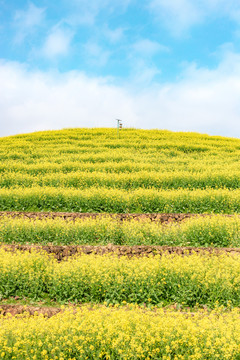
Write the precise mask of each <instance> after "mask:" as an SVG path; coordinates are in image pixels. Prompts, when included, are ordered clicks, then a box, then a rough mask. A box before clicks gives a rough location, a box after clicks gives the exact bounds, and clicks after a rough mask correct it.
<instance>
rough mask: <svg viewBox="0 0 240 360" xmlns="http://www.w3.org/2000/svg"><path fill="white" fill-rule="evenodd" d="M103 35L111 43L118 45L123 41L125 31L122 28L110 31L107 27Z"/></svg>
mask: <svg viewBox="0 0 240 360" xmlns="http://www.w3.org/2000/svg"><path fill="white" fill-rule="evenodd" d="M103 33H104V35H105V37H106V38H107V39H108V40H109V41H110V42H111V43H116V42H118V41H120V40H121V39H122V37H123V34H124V29H123V28H121V27H119V28H116V29H110V28H109V27H107V26H105V28H104V29H103Z"/></svg>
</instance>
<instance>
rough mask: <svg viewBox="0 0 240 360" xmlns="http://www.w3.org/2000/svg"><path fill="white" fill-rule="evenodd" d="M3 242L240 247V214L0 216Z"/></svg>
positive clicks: (0, 233)
mask: <svg viewBox="0 0 240 360" xmlns="http://www.w3.org/2000/svg"><path fill="white" fill-rule="evenodd" d="M0 243H5V244H11V243H13V244H52V245H107V244H109V243H111V244H114V245H139V244H141V245H161V246H162V245H168V246H205V247H206V246H216V247H240V217H239V216H233V217H224V216H222V215H215V216H206V217H199V218H198V217H193V218H190V219H186V220H185V221H183V222H181V223H180V224H178V223H172V224H171V225H167V226H166V225H162V224H161V223H159V222H152V221H150V220H148V219H145V220H141V221H136V220H125V221H119V220H118V217H115V218H114V217H107V216H106V217H105V216H104V217H102V218H95V219H93V218H87V219H75V221H66V220H64V219H61V218H58V219H57V218H56V219H45V220H40V219H32V220H31V219H24V218H11V217H6V216H5V217H2V218H1V219H0Z"/></svg>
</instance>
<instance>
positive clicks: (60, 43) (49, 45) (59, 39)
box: [40, 27, 73, 59]
mask: <svg viewBox="0 0 240 360" xmlns="http://www.w3.org/2000/svg"><path fill="white" fill-rule="evenodd" d="M72 37H73V33H72V32H70V31H68V30H63V29H60V28H58V27H56V28H54V29H52V31H51V32H50V34H49V35H48V37H47V39H46V41H45V43H44V45H43V47H42V49H41V50H40V53H41V54H42V55H43V56H44V57H46V58H50V59H51V58H55V57H57V56H59V55H67V54H68V52H69V49H70V44H71V40H72Z"/></svg>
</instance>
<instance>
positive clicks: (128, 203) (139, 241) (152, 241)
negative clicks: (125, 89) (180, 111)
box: [0, 129, 240, 360]
mask: <svg viewBox="0 0 240 360" xmlns="http://www.w3.org/2000/svg"><path fill="white" fill-rule="evenodd" d="M239 157H240V140H238V139H233V138H223V137H217V136H208V135H202V134H197V133H174V132H170V131H160V130H135V129H122V130H121V136H120V138H118V137H117V133H116V130H115V129H66V130H61V131H45V132H36V133H33V134H22V135H16V136H11V137H5V138H1V139H0V159H1V162H0V212H2V213H1V216H0V245H1V247H0V314H1V303H2V304H3V303H6V302H8V303H9V302H11V301H13V299H14V301H17V302H19V303H21V302H22V301H24V302H25V303H28V304H29V303H33V302H36V303H39V302H41V303H43V302H46V303H48V304H53V305H54V304H56V305H59V304H64V306H63V311H62V312H60V313H58V314H57V315H54V316H52V317H50V318H47V317H44V316H43V315H40V314H35V315H34V316H30V315H29V314H28V313H27V312H26V313H24V314H22V315H16V316H11V315H9V316H6V315H0V359H17V360H18V359H24V360H25V359H27V360H32V359H35V360H39V359H42V360H65V359H69V360H77V359H104V360H107V359H111V360H113V359H114V360H115V359H149V360H150V359H164V360H178V359H179V360H180V359H191V360H197V359H202V360H205V359H214V360H215V359H229V360H230V359H240V340H239V339H240V325H239V324H240V322H239V319H240V313H239V307H240V256H239V255H238V251H235V253H234V251H232V252H229V253H227V252H226V251H224V248H225V247H230V248H239V247H240V246H239V245H240V217H239V213H240V189H239V183H240V162H239ZM13 211H15V212H24V213H25V212H27V211H30V212H37V211H38V212H43V211H47V212H82V213H83V212H88V213H101V214H103V215H104V216H102V217H91V216H90V217H88V218H86V219H74V220H66V219H64V218H54V219H51V218H45V219H40V218H37V217H34V218H31V217H30V218H29V219H28V218H26V217H25V216H22V217H20V216H19V214H18V216H17V217H14V216H13V215H14V214H12V213H9V212H13ZM161 212H162V213H193V214H195V215H197V214H204V216H201V217H200V216H194V217H190V218H187V219H185V220H184V221H182V222H172V223H170V224H167V225H166V224H161V223H160V222H157V221H150V220H149V219H147V218H145V219H143V220H140V221H136V220H134V219H128V220H126V221H119V218H118V217H117V216H116V214H119V213H121V214H128V213H140V214H145V213H161ZM109 213H111V214H112V215H111V216H109ZM230 214H231V216H229V215H230ZM225 215H226V216H225ZM7 244H8V245H13V248H14V247H17V245H18V244H23V245H24V244H26V245H40V244H45V245H49V246H51V245H59V246H62V245H102V246H104V245H107V244H114V245H123V246H124V245H126V246H127V245H128V246H133V245H134V246H136V245H160V246H163V245H168V246H169V245H171V246H195V247H210V248H215V247H220V248H223V249H222V250H219V251H218V252H217V253H216V252H214V251H213V252H212V253H211V252H209V253H206V252H201V251H200V252H196V253H195V252H191V254H190V253H189V252H188V251H187V250H186V251H183V252H182V253H181V255H178V254H176V253H173V254H169V253H167V252H166V253H164V252H163V253H161V255H149V256H139V257H137V256H132V257H131V258H129V257H127V256H120V255H118V254H117V253H115V254H105V255H97V254H94V253H93V254H84V253H79V254H77V255H75V256H69V257H68V258H66V259H64V260H62V261H58V260H56V259H55V258H54V257H53V255H49V254H47V253H46V252H44V251H42V250H39V249H38V250H36V249H34V247H33V248H31V251H30V252H27V251H20V250H16V249H13V248H11V247H6V245H7ZM4 245H5V248H4ZM16 299H17V300H16ZM69 302H71V303H73V304H75V306H72V307H69V306H67V304H68V303H69ZM173 308H176V309H180V310H173Z"/></svg>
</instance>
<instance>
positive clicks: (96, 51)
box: [84, 41, 111, 67]
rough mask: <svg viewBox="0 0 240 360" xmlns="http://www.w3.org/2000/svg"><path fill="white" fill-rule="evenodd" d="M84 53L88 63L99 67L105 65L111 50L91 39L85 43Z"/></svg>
mask: <svg viewBox="0 0 240 360" xmlns="http://www.w3.org/2000/svg"><path fill="white" fill-rule="evenodd" d="M84 53H85V56H86V58H87V62H88V63H91V64H92V65H94V66H99V67H101V66H105V65H106V64H107V62H108V59H109V57H110V55H111V53H110V51H107V50H104V49H103V48H102V47H101V46H100V45H98V44H97V43H95V42H91V41H89V42H88V43H86V44H85V46H84Z"/></svg>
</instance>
